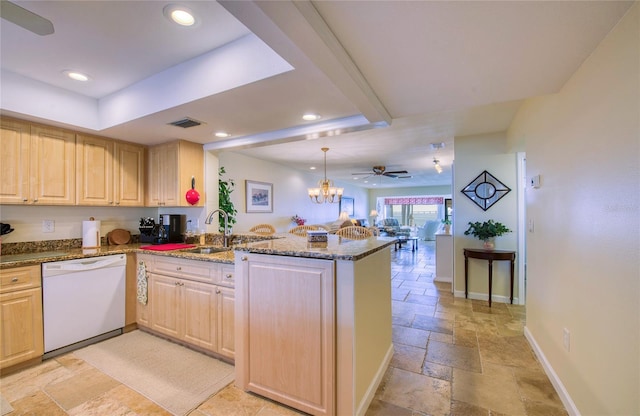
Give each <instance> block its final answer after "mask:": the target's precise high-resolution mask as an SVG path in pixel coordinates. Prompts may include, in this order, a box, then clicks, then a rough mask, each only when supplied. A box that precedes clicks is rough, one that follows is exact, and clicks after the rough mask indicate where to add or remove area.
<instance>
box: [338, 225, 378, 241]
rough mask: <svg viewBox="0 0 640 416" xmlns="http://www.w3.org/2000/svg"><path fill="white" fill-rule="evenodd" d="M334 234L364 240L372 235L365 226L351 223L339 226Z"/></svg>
mask: <svg viewBox="0 0 640 416" xmlns="http://www.w3.org/2000/svg"><path fill="white" fill-rule="evenodd" d="M336 235H339V236H340V237H343V238H347V239H349V240H366V239H367V238H370V237H373V233H372V232H371V230H369V229H368V228H367V227H361V226H359V225H352V226H350V227H344V228H340V229H339V230H338V231H336Z"/></svg>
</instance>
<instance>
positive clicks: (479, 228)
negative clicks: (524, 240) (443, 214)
mask: <svg viewBox="0 0 640 416" xmlns="http://www.w3.org/2000/svg"><path fill="white" fill-rule="evenodd" d="M510 232H511V230H510V229H509V228H507V227H506V226H505V225H504V224H502V223H500V222H495V221H493V220H488V221H485V222H479V221H476V222H469V228H467V231H465V232H464V235H472V236H474V237H476V238H477V239H479V240H482V241H483V242H484V247H485V248H494V247H495V245H494V244H493V239H494V238H495V237H499V236H501V235H503V234H506V233H510Z"/></svg>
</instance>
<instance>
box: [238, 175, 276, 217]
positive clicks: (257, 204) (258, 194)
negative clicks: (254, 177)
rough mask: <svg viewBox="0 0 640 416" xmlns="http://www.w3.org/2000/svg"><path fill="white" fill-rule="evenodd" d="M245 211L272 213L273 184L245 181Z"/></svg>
mask: <svg viewBox="0 0 640 416" xmlns="http://www.w3.org/2000/svg"><path fill="white" fill-rule="evenodd" d="M244 183H245V194H246V211H247V212H273V184H272V183H267V182H256V181H249V180H245V181H244Z"/></svg>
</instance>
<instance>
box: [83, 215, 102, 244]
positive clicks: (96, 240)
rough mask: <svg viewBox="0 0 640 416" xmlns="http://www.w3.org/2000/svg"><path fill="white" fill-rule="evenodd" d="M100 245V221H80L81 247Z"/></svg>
mask: <svg viewBox="0 0 640 416" xmlns="http://www.w3.org/2000/svg"><path fill="white" fill-rule="evenodd" d="M97 247H100V221H82V248H97Z"/></svg>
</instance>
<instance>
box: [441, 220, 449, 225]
mask: <svg viewBox="0 0 640 416" xmlns="http://www.w3.org/2000/svg"><path fill="white" fill-rule="evenodd" d="M442 223H443V224H444V225H451V220H448V219H447V220H442Z"/></svg>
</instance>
